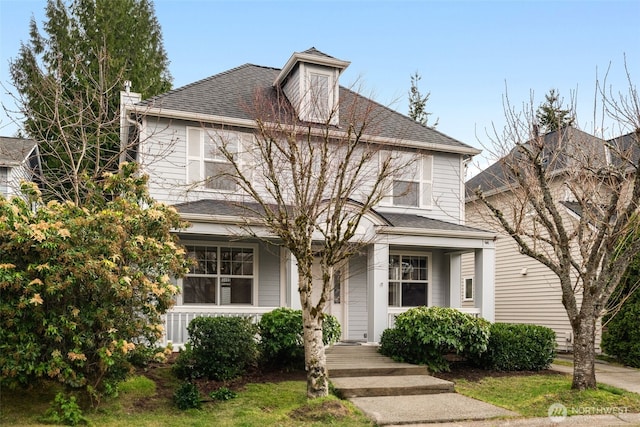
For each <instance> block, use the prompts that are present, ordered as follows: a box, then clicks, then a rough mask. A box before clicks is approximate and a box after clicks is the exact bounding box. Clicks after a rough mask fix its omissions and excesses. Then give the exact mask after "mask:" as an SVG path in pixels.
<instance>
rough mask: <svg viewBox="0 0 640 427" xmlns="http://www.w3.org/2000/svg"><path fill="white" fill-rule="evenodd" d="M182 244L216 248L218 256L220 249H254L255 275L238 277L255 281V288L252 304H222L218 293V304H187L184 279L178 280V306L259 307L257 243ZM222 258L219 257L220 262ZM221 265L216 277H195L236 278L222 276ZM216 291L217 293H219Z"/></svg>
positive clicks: (199, 241) (214, 242)
mask: <svg viewBox="0 0 640 427" xmlns="http://www.w3.org/2000/svg"><path fill="white" fill-rule="evenodd" d="M180 244H181V245H183V246H185V247H188V246H198V247H215V248H217V250H218V254H220V248H223V247H224V248H240V249H252V250H253V275H252V276H238V277H251V278H252V279H253V286H252V289H251V301H252V302H251V303H250V304H221V297H220V295H219V294H218V293H216V299H217V301H218V302H216V303H185V302H184V287H183V286H184V278H180V279H178V283H177V285H178V287H179V288H180V293H179V294H178V296H177V298H176V306H184V307H202V308H206V307H209V308H213V307H259V306H260V305H259V301H258V295H259V292H258V288H259V283H260V280H259V268H258V267H259V262H260V258H259V253H260V252H259V245H258V244H257V243H232V242H225V241H217V240H216V241H201V240H197V241H194V240H186V241H180ZM219 259H220V258H219V257H218V260H219ZM219 272H220V264H219V263H218V268H217V272H216V274H215V275H208V274H194V275H192V276H193V277H215V278H216V279H220V278H221V277H227V276H234V275H221V274H220V273H219ZM189 276H190V274H189V273H187V274H186V275H185V276H184V277H189ZM216 286H217V288H218V289H219V288H220V282H219V281H218V284H217V285H216ZM218 289H216V292H217V291H218Z"/></svg>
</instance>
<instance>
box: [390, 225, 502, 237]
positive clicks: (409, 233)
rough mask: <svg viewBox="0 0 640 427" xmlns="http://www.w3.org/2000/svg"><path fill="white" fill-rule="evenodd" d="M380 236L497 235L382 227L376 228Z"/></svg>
mask: <svg viewBox="0 0 640 427" xmlns="http://www.w3.org/2000/svg"><path fill="white" fill-rule="evenodd" d="M378 232H379V233H380V234H397V235H402V236H424V237H453V238H468V239H489V240H493V239H495V238H497V237H498V234H497V233H492V232H490V231H481V230H477V231H471V230H469V231H467V230H435V229H431V228H416V227H390V226H382V227H379V228H378Z"/></svg>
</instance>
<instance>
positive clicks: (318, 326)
mask: <svg viewBox="0 0 640 427" xmlns="http://www.w3.org/2000/svg"><path fill="white" fill-rule="evenodd" d="M302 316H303V319H302V320H303V324H304V363H305V369H306V370H307V397H309V398H311V399H313V398H316V397H324V396H328V395H329V375H328V374H327V363H326V357H325V354H324V343H323V342H322V319H321V317H320V316H321V314H320V315H315V316H314V315H313V314H312V313H310V312H308V311H307V310H303V313H302Z"/></svg>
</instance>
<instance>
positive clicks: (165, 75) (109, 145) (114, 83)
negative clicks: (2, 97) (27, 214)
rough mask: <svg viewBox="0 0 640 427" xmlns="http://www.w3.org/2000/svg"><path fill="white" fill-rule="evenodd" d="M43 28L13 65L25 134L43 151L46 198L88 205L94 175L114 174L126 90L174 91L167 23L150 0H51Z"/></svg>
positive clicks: (36, 31)
mask: <svg viewBox="0 0 640 427" xmlns="http://www.w3.org/2000/svg"><path fill="white" fill-rule="evenodd" d="M42 30H43V31H41V30H40V29H39V28H38V26H37V24H36V22H35V20H34V19H33V18H32V20H31V22H30V39H29V41H28V42H27V43H23V44H22V45H21V48H20V52H19V54H18V57H17V58H16V59H14V60H12V61H11V62H10V72H11V78H12V81H13V84H14V86H15V88H16V91H17V95H16V101H17V105H18V108H19V113H20V114H21V115H22V116H23V117H24V123H23V125H24V130H25V132H26V136H27V137H30V138H32V139H34V140H36V141H37V142H38V144H39V148H40V153H41V155H42V159H43V164H42V173H41V176H40V180H41V182H40V184H41V186H42V190H43V193H44V196H45V198H58V199H62V198H65V199H71V200H74V201H76V202H81V201H82V199H83V194H84V193H85V192H86V191H85V189H84V188H85V183H86V181H87V180H93V179H97V178H99V177H100V176H101V175H102V174H103V172H105V171H115V170H117V167H118V158H119V153H120V151H121V146H120V136H119V128H120V122H119V103H120V99H119V96H120V90H122V89H123V87H124V81H125V80H129V81H131V83H132V87H133V88H134V90H135V91H136V92H141V93H142V95H143V96H144V97H149V96H153V95H156V94H158V93H162V92H165V91H167V90H169V89H170V88H171V75H170V73H169V71H168V64H169V61H168V59H167V55H166V52H165V50H164V47H163V43H162V35H161V29H160V25H159V24H158V21H157V19H156V17H155V12H154V9H153V4H152V3H151V2H150V1H149V0H69V2H65V1H64V0H49V1H48V3H47V6H46V18H45V21H44V23H43V28H42Z"/></svg>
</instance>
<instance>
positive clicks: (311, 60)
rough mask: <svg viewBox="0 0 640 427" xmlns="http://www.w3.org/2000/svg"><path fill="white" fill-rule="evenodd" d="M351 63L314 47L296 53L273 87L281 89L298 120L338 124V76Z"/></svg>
mask: <svg viewBox="0 0 640 427" xmlns="http://www.w3.org/2000/svg"><path fill="white" fill-rule="evenodd" d="M349 64H350V62H348V61H342V60H340V59H336V58H334V57H332V56H329V55H326V54H324V53H322V52H320V51H319V50H317V49H316V48H313V47H312V48H311V49H308V50H305V51H304V52H295V53H294V54H293V55H291V58H289V60H288V61H287V63H286V64H285V66H284V67H283V68H282V71H280V74H278V77H277V78H276V80H275V81H274V83H273V85H274V86H276V87H280V88H282V90H283V92H284V94H285V95H286V97H287V98H288V99H289V102H290V103H291V105H293V107H294V108H295V110H296V112H297V114H298V118H299V119H300V120H303V121H308V122H314V123H326V122H327V120H329V119H330V120H329V124H331V125H337V124H338V118H339V116H338V105H339V101H340V95H339V93H340V91H339V88H340V81H339V79H340V74H342V72H343V71H344V70H345V68H347V67H348V66H349Z"/></svg>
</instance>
